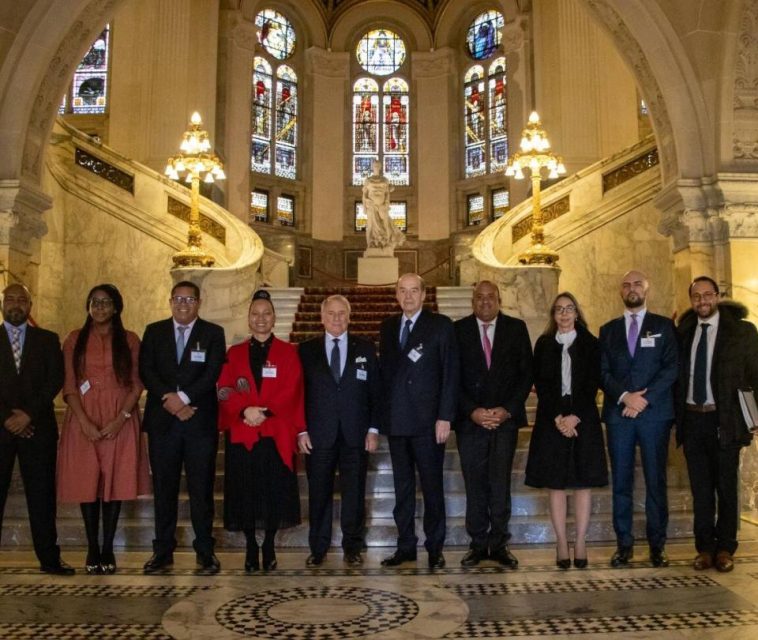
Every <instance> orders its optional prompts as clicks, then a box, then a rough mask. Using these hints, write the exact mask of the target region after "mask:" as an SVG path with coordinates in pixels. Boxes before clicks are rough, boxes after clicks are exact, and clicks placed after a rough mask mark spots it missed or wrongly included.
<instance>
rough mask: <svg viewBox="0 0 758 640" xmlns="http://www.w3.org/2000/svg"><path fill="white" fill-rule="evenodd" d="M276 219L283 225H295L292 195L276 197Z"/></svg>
mask: <svg viewBox="0 0 758 640" xmlns="http://www.w3.org/2000/svg"><path fill="white" fill-rule="evenodd" d="M276 219H277V221H278V222H279V224H280V225H282V226H283V227H294V226H295V199H294V198H293V197H292V196H284V195H282V196H279V197H278V198H277V199H276Z"/></svg>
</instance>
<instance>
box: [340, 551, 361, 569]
mask: <svg viewBox="0 0 758 640" xmlns="http://www.w3.org/2000/svg"><path fill="white" fill-rule="evenodd" d="M343 560H344V561H345V564H346V565H347V566H348V567H360V566H361V565H362V564H363V556H362V555H361V554H360V552H359V551H345V556H344V557H343Z"/></svg>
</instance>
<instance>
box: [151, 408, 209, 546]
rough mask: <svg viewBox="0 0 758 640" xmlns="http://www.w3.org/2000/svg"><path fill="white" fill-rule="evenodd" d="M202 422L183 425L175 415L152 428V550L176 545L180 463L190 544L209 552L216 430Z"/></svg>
mask: <svg viewBox="0 0 758 640" xmlns="http://www.w3.org/2000/svg"><path fill="white" fill-rule="evenodd" d="M201 426H202V425H191V426H189V425H187V424H186V423H183V422H181V421H179V420H177V419H175V420H173V421H172V423H171V426H170V427H169V428H168V429H166V430H161V431H156V430H152V431H151V432H150V434H149V439H148V453H149V455H150V466H151V468H152V472H153V492H154V494H155V498H154V499H155V540H153V550H154V551H155V553H159V554H168V553H171V552H173V550H174V549H175V548H176V521H177V511H178V507H179V483H180V480H181V475H182V466H184V472H185V475H186V477H187V492H188V493H189V501H190V518H191V520H192V528H193V529H194V531H195V541H194V542H193V544H192V546H193V547H194V549H195V551H197V552H198V553H212V552H213V547H214V543H215V541H214V539H213V507H214V505H213V483H214V481H215V479H216V452H217V450H218V432H217V431H216V429H215V425H214V428H213V429H212V430H211V429H209V428H207V427H206V428H200V427H201Z"/></svg>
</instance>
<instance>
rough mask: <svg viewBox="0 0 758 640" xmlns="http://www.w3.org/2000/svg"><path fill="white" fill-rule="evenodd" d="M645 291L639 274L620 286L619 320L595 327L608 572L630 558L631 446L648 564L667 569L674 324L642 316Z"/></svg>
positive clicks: (630, 274)
mask: <svg viewBox="0 0 758 640" xmlns="http://www.w3.org/2000/svg"><path fill="white" fill-rule="evenodd" d="M649 288H650V285H649V283H648V279H647V277H646V276H645V275H644V274H643V273H641V272H640V271H630V272H628V273H627V274H626V275H624V277H623V279H622V282H621V299H622V300H623V301H624V306H625V307H626V310H625V311H624V315H623V316H622V317H620V318H617V319H615V320H611V321H610V322H608V323H606V324H605V325H603V326H602V327H601V328H600V358H601V359H600V369H601V376H602V386H603V393H604V400H603V420H604V421H605V424H606V428H607V432H608V453H609V454H610V458H611V472H612V475H613V528H614V530H615V532H616V542H617V546H618V548H617V549H616V552H615V553H614V554H613V557H612V558H611V566H613V567H625V566H628V565H629V560H631V558H632V557H633V556H634V534H633V531H632V516H633V512H634V504H633V499H632V493H633V490H634V461H635V447H636V446H637V445H639V448H640V457H641V458H642V471H643V473H644V475H645V487H646V495H645V516H646V518H647V541H648V545H649V547H650V562H651V563H652V564H653V566H654V567H665V566H668V557H667V556H666V551H665V545H666V527H667V526H668V498H667V494H666V462H667V460H668V446H669V439H670V432H671V424H672V422H673V419H674V397H673V384H674V382H675V380H676V375H677V360H678V353H677V352H678V348H677V342H676V333H675V330H674V323H673V322H672V321H671V320H670V319H668V318H665V317H663V316H660V315H657V314H655V313H650V312H649V311H647V308H646V306H645V301H646V299H647V293H648V290H649Z"/></svg>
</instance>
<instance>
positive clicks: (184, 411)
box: [174, 404, 197, 422]
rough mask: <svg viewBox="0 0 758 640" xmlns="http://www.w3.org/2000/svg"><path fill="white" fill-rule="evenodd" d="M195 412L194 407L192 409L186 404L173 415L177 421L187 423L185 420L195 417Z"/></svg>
mask: <svg viewBox="0 0 758 640" xmlns="http://www.w3.org/2000/svg"><path fill="white" fill-rule="evenodd" d="M195 411H197V408H196V407H192V406H190V405H188V404H185V405H183V406H182V408H181V409H179V411H177V412H176V413H175V414H174V415H175V416H176V417H177V418H179V420H181V421H182V422H187V420H189V419H190V418H191V417H192V416H194V415H195Z"/></svg>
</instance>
